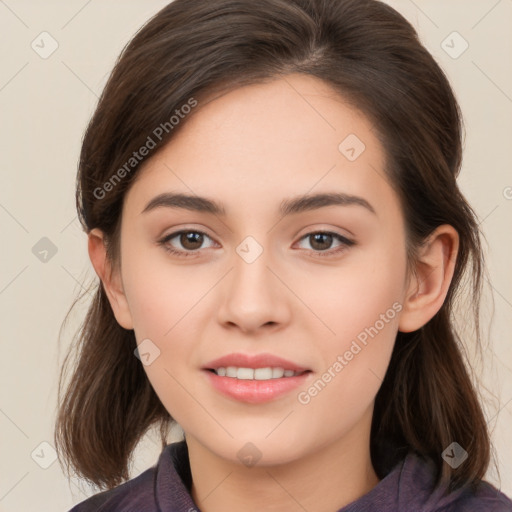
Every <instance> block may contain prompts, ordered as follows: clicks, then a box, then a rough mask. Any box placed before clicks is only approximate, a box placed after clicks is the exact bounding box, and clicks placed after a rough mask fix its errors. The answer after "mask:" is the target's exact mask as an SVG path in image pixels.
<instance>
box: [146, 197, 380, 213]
mask: <svg viewBox="0 0 512 512" xmlns="http://www.w3.org/2000/svg"><path fill="white" fill-rule="evenodd" d="M327 206H361V207H363V208H365V209H366V210H368V211H370V212H371V213H373V214H374V215H377V213H376V212H375V209H374V208H373V206H372V205H371V204H370V203H369V202H368V201H367V200H366V199H363V198H362V197H358V196H353V195H349V194H345V193H343V192H331V193H320V194H314V195H307V194H306V195H302V196H297V197H292V198H289V199H285V200H283V201H282V202H281V204H280V207H279V213H280V214H281V215H282V216H283V217H284V216H286V215H290V214H297V213H301V212H305V211H311V210H317V209H319V208H324V207H327ZM162 207H167V208H182V209H185V210H191V211H196V212H203V213H211V214H213V215H218V216H221V217H225V216H226V210H225V209H224V207H223V205H221V204H220V203H217V202H216V201H214V200H213V199H209V198H207V197H200V196H196V195H193V196H191V195H187V194H182V193H172V192H164V193H162V194H159V195H157V196H156V197H154V198H153V199H151V201H149V203H148V204H147V205H146V207H145V208H144V210H142V212H141V213H146V212H149V211H151V210H154V209H156V208H162Z"/></svg>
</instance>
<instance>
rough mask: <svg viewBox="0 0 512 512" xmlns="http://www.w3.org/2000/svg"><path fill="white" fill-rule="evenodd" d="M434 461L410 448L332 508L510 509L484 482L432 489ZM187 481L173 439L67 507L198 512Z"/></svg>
mask: <svg viewBox="0 0 512 512" xmlns="http://www.w3.org/2000/svg"><path fill="white" fill-rule="evenodd" d="M433 467H434V466H433V464H432V463H431V461H425V460H424V459H421V458H420V457H418V456H417V455H415V454H414V453H412V452H409V453H408V454H407V455H406V456H405V457H403V458H402V460H401V461H400V462H398V463H397V464H395V465H394V466H393V468H392V469H391V470H389V471H387V472H386V473H387V474H386V475H385V476H384V478H383V479H382V480H381V481H380V482H379V483H378V484H377V485H376V486H375V487H374V488H373V489H372V490H371V491H369V492H368V493H366V494H365V495H364V496H362V497H361V498H359V499H357V500H356V501H354V502H352V503H350V504H348V505H347V506H345V507H343V508H341V509H340V510H338V511H337V512H511V511H512V501H510V499H508V498H507V497H506V496H505V495H504V494H503V493H501V492H500V491H498V490H497V489H496V488H494V487H493V486H491V485H490V484H489V483H487V482H481V483H480V485H479V487H478V489H477V491H476V492H474V493H473V492H471V491H470V489H469V488H463V489H459V490H457V491H455V492H454V493H452V494H450V495H448V496H445V497H441V496H440V494H441V492H440V490H439V489H437V488H436V489H434V490H432V484H433V481H434V480H433V474H434V473H433ZM376 470H377V468H376ZM191 481H192V477H191V474H190V465H189V459H188V449H187V445H186V442H185V441H180V442H177V443H172V444H169V445H167V446H166V448H165V449H164V450H163V451H162V453H161V455H160V458H159V460H158V463H157V465H156V466H153V467H151V468H149V469H147V470H146V471H144V472H143V473H141V474H140V475H139V476H137V477H135V478H133V479H131V480H129V481H128V482H125V483H123V484H121V485H119V486H117V487H116V488H114V489H111V490H108V491H103V492H101V493H99V494H96V495H94V496H91V497H90V498H88V499H86V500H85V501H83V502H82V503H79V504H78V505H76V506H75V507H73V508H72V509H71V510H70V512H93V511H94V512H200V509H199V508H198V507H197V506H196V504H195V503H194V501H193V500H192V497H191V496H190V490H189V489H190V488H191ZM333 512H334V511H333Z"/></svg>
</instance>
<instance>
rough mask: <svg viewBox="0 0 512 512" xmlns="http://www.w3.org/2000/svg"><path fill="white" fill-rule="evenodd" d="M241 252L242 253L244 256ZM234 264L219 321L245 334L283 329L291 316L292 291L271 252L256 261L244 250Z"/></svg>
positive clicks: (222, 291) (224, 289)
mask: <svg viewBox="0 0 512 512" xmlns="http://www.w3.org/2000/svg"><path fill="white" fill-rule="evenodd" d="M240 254H241V255H240ZM232 262H233V266H232V269H231V271H230V272H229V273H228V275H227V276H226V277H225V279H224V280H223V283H222V287H221V289H220V290H219V292H220V293H219V296H220V299H219V300H220V304H219V308H218V321H219V322H220V323H221V324H222V325H224V326H225V327H227V328H231V329H234V328H238V329H240V330H241V331H242V332H244V333H249V332H256V331H258V330H261V329H264V330H265V332H268V330H269V329H271V330H275V329H279V328H282V327H283V326H284V325H285V324H287V323H288V322H289V319H290V311H291V308H290V303H289V301H290V296H289V295H290V294H289V292H288V293H287V289H286V287H285V286H284V285H283V283H282V281H281V280H280V279H279V278H278V277H277V274H279V271H278V270H276V267H277V266H276V265H275V264H273V263H272V262H271V261H270V258H269V257H268V251H266V250H263V252H262V253H261V254H260V255H259V256H258V257H257V258H256V259H254V260H252V259H251V258H247V257H246V255H245V254H244V253H243V252H240V253H235V254H234V255H233V259H232Z"/></svg>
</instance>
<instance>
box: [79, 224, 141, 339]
mask: <svg viewBox="0 0 512 512" xmlns="http://www.w3.org/2000/svg"><path fill="white" fill-rule="evenodd" d="M88 250H89V259H90V260H91V263H92V266H93V267H94V271H95V272H96V274H97V275H98V277H99V278H100V280H101V282H102V284H103V289H104V290H105V293H106V295H107V297H108V300H109V302H110V306H111V307H112V311H113V312H114V316H115V317H116V320H117V322H118V323H119V325H120V326H121V327H123V328H125V329H133V322H132V318H131V313H130V310H129V307H128V302H127V300H126V296H125V293H124V289H123V284H122V280H121V275H120V272H118V271H115V270H114V269H113V268H112V266H111V264H110V261H109V259H108V258H107V250H106V246H105V238H104V234H103V232H102V231H101V230H99V229H97V228H95V229H92V230H91V231H90V232H89V234H88Z"/></svg>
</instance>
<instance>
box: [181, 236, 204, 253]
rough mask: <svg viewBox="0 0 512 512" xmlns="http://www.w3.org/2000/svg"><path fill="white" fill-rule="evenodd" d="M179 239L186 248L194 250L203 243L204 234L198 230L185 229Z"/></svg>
mask: <svg viewBox="0 0 512 512" xmlns="http://www.w3.org/2000/svg"><path fill="white" fill-rule="evenodd" d="M179 237H180V238H179V240H180V243H181V245H182V247H183V248H184V249H188V250H190V251H194V250H196V249H200V248H201V245H203V238H204V237H203V234H202V233H198V232H196V231H185V232H183V233H181V234H180V235H179Z"/></svg>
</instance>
